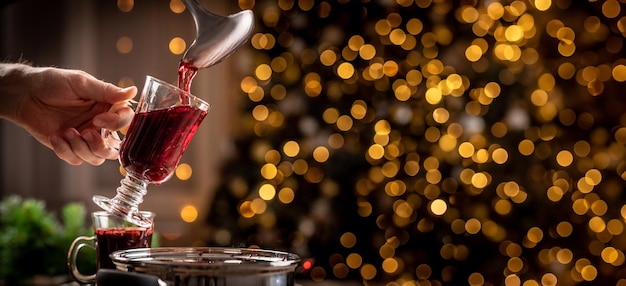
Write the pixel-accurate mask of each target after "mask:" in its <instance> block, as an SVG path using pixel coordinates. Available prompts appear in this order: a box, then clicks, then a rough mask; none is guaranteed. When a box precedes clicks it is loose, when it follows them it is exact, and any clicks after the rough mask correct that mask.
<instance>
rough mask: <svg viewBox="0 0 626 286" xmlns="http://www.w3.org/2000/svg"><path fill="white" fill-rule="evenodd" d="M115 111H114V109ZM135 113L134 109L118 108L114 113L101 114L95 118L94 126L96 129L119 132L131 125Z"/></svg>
mask: <svg viewBox="0 0 626 286" xmlns="http://www.w3.org/2000/svg"><path fill="white" fill-rule="evenodd" d="M112 110H113V109H112ZM133 115H135V112H134V111H133V109H132V108H130V107H127V106H124V107H119V108H117V109H116V110H115V111H114V112H112V111H110V112H105V113H100V114H98V115H96V116H94V118H93V121H92V122H93V125H94V126H95V127H96V128H104V129H108V130H119V129H121V128H123V127H126V126H128V125H129V124H130V121H131V120H132V119H133Z"/></svg>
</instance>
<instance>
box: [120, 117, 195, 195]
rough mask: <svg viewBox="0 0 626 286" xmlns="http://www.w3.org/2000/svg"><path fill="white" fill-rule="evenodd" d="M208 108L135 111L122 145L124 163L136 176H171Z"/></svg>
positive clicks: (160, 178) (148, 178)
mask: <svg viewBox="0 0 626 286" xmlns="http://www.w3.org/2000/svg"><path fill="white" fill-rule="evenodd" d="M206 114H207V112H206V111H204V110H201V109H199V108H197V107H192V106H187V105H180V106H174V107H171V108H167V109H159V110H154V111H148V112H139V113H137V114H135V117H134V118H133V120H132V122H131V124H130V127H129V129H128V132H127V135H126V138H124V141H123V142H122V146H121V149H120V162H121V163H122V166H123V167H124V169H125V170H126V172H128V174H130V175H131V176H133V177H134V178H136V179H139V180H144V181H147V182H150V183H153V184H160V183H162V182H164V181H166V180H167V179H169V178H170V177H171V176H172V174H173V173H174V170H175V169H176V166H177V165H178V162H179V161H180V158H181V157H182V155H183V153H184V152H185V149H187V145H188V144H189V142H190V141H191V138H193V135H194V134H195V133H196V131H197V130H198V126H199V125H200V123H201V122H202V120H203V119H204V117H205V116H206Z"/></svg>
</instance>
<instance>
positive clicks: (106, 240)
mask: <svg viewBox="0 0 626 286" xmlns="http://www.w3.org/2000/svg"><path fill="white" fill-rule="evenodd" d="M152 233H153V230H152V229H151V228H143V227H119V228H99V229H96V231H95V234H96V256H97V268H98V269H102V268H107V269H115V265H114V264H113V261H111V258H110V257H109V254H111V253H113V252H114V251H118V250H127V249H131V248H144V247H150V246H151V245H152Z"/></svg>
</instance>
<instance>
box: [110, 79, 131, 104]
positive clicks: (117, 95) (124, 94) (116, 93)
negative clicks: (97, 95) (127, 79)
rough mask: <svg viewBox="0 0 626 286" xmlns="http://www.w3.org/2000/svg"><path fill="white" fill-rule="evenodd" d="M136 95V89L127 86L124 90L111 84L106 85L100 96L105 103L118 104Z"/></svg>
mask: <svg viewBox="0 0 626 286" xmlns="http://www.w3.org/2000/svg"><path fill="white" fill-rule="evenodd" d="M135 95H137V87H136V86H129V87H125V88H120V87H118V86H115V85H113V84H107V87H106V88H105V89H104V94H103V95H102V99H103V101H104V102H107V103H111V104H114V103H118V102H120V101H128V100H129V99H132V98H133V97H135Z"/></svg>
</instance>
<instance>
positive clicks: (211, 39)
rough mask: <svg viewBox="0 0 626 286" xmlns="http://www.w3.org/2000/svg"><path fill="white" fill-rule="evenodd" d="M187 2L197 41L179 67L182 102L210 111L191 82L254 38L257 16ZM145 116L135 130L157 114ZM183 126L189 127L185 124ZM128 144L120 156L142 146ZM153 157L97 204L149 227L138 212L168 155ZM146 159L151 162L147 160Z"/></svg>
mask: <svg viewBox="0 0 626 286" xmlns="http://www.w3.org/2000/svg"><path fill="white" fill-rule="evenodd" d="M183 2H184V3H185V6H187V8H188V9H189V12H191V15H192V16H193V19H194V22H195V25H196V39H195V40H194V41H193V43H191V45H190V46H189V49H187V51H186V52H185V54H184V56H183V59H182V60H181V62H180V65H179V67H178V88H179V89H181V90H183V91H185V92H178V93H179V94H180V99H179V100H180V104H181V105H182V106H189V108H192V107H191V105H192V103H196V104H200V105H203V107H205V108H208V105H207V104H204V103H197V102H200V101H201V100H199V99H197V98H196V99H194V100H195V101H194V102H191V100H192V98H195V97H193V96H192V95H191V94H190V93H189V91H190V89H191V82H192V80H193V78H194V76H195V75H196V73H197V72H198V70H199V69H203V68H209V67H212V66H213V65H215V64H217V63H219V62H221V61H222V60H224V59H225V58H226V57H228V56H230V55H231V54H233V53H234V52H235V51H236V50H237V49H239V48H240V47H241V46H242V45H243V44H244V43H245V42H246V41H247V40H248V39H249V38H250V36H251V35H252V31H253V29H254V14H253V13H252V11H250V10H244V11H241V12H238V13H236V14H232V15H230V16H227V17H224V16H220V15H216V14H214V13H212V12H210V11H208V10H206V9H205V8H204V7H202V6H201V5H200V3H199V2H198V1H197V0H183ZM154 81H155V82H158V80H156V79H154ZM147 83H148V82H147ZM145 88H146V87H144V89H145ZM142 96H143V95H142ZM141 104H142V102H141V101H140V105H141ZM196 109H197V108H195V107H194V110H196ZM177 110H180V108H178V109H177ZM159 111H161V112H163V110H159ZM199 111H200V116H201V117H200V119H198V120H197V121H196V124H195V125H190V126H191V128H192V131H191V132H189V135H188V136H189V137H188V139H187V140H185V142H186V143H185V146H184V147H183V149H182V151H180V152H181V153H180V154H179V156H178V157H177V159H176V160H178V159H180V156H182V152H184V148H185V147H186V144H187V143H188V142H189V140H191V137H192V136H193V133H195V128H197V125H198V124H200V122H201V120H202V118H204V114H206V110H205V111H202V110H199ZM148 112H150V113H152V111H148ZM144 113H145V112H143V113H141V112H138V113H137V114H135V118H133V122H131V127H132V126H133V123H135V121H138V120H139V119H138V118H143V117H146V116H149V115H154V114H144ZM169 113H170V112H168V114H169ZM171 113H172V116H173V113H174V111H172V112H171ZM176 113H180V111H177V112H176ZM140 115H145V116H143V117H141V116H140ZM150 120H153V119H150ZM167 121H169V120H167ZM135 124H136V125H140V124H141V123H135ZM160 124H166V123H160ZM172 124H176V123H174V122H172ZM147 126H149V125H147ZM164 126H165V125H164ZM180 126H186V125H185V124H182V125H180ZM141 128H143V127H141ZM136 132H144V131H142V130H140V129H138V130H137V131H136ZM146 132H147V131H146ZM180 132H183V131H180ZM108 133H110V132H108ZM174 133H177V132H174ZM128 135H129V134H127V137H129V136H128ZM140 137H142V136H140ZM155 138H156V137H155ZM159 138H160V137H159ZM126 139H127V138H125V141H127V140H126ZM106 140H110V139H106V138H105V141H106ZM117 143H119V142H117ZM124 143H128V142H122V150H120V155H121V154H123V153H125V152H126V153H127V152H129V150H133V148H135V149H137V148H136V147H135V146H131V145H133V144H135V145H138V144H139V142H133V143H129V144H124ZM151 143H152V144H156V145H159V144H166V145H169V144H172V142H151ZM125 145H128V146H125ZM154 151H156V149H155V150H154ZM146 152H147V153H149V154H152V153H151V152H150V150H148V151H146ZM153 155H154V156H146V157H145V158H148V159H145V158H142V159H141V164H143V165H141V168H147V169H146V170H144V171H142V172H143V173H141V172H139V173H140V174H135V175H133V176H131V175H129V174H127V176H126V177H125V178H124V179H123V180H122V181H121V186H120V187H118V188H117V195H116V196H115V197H114V198H112V199H109V198H106V197H103V196H99V195H96V196H94V197H93V201H94V202H95V203H96V204H97V205H98V206H100V207H101V208H103V209H104V210H106V211H108V212H109V213H113V214H115V215H117V216H120V217H122V218H124V219H125V220H127V221H129V222H131V223H134V224H136V225H139V226H145V227H147V226H149V225H150V224H151V222H150V221H149V220H148V219H146V218H145V217H143V216H142V215H141V214H140V213H139V209H138V206H139V204H140V203H142V202H143V196H144V195H146V193H147V185H148V184H149V183H150V182H151V180H148V179H146V178H145V176H146V174H149V173H150V172H155V171H160V170H161V169H163V168H162V167H158V166H159V163H162V162H158V161H156V160H157V159H156V158H157V157H159V156H161V157H167V156H168V154H153ZM122 159H123V158H122V157H120V162H121V163H124V162H129V160H122ZM144 159H145V160H147V161H144ZM123 161H124V162H123ZM177 163H178V161H176V164H177ZM146 166H152V167H150V168H148V167H146ZM129 167H131V168H132V167H136V166H133V165H129ZM153 169H154V170H153ZM142 170H143V169H142ZM161 172H162V171H161ZM166 175H167V176H163V178H162V179H160V180H156V181H155V182H156V183H157V184H160V183H161V182H163V181H165V180H167V179H169V176H171V175H170V174H169V173H168V174H166ZM142 177H143V178H142Z"/></svg>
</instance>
